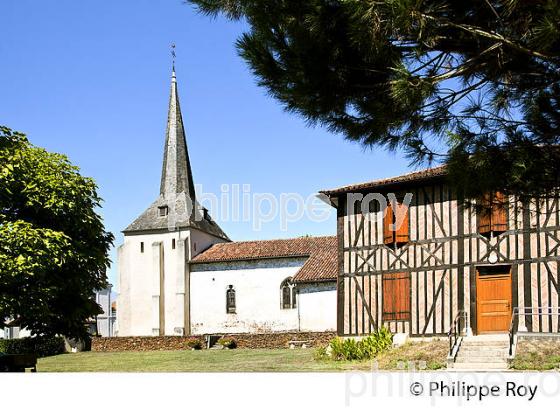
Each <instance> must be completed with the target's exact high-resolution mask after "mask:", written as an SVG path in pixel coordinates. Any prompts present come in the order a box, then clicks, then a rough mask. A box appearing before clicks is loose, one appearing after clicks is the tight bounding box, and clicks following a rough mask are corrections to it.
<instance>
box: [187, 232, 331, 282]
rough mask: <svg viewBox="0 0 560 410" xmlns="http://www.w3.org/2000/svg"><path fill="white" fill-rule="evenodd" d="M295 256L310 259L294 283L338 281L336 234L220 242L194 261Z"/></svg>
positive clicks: (211, 261)
mask: <svg viewBox="0 0 560 410" xmlns="http://www.w3.org/2000/svg"><path fill="white" fill-rule="evenodd" d="M296 257H302V258H307V260H306V261H305V263H304V265H303V266H302V267H301V269H300V270H299V271H298V273H297V274H296V275H295V276H294V281H295V282H324V281H333V280H336V277H337V272H338V248H337V239H336V236H321V237H301V238H293V239H274V240H267V241H246V242H229V243H217V244H214V245H212V246H211V247H210V248H208V249H207V250H205V251H204V252H202V253H201V254H199V255H197V256H196V257H195V258H193V260H192V261H191V263H195V264H202V263H216V262H234V261H246V260H259V259H274V258H296Z"/></svg>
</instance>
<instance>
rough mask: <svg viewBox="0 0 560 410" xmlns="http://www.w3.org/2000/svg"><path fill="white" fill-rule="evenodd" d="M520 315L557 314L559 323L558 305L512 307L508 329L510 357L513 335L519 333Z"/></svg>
mask: <svg viewBox="0 0 560 410" xmlns="http://www.w3.org/2000/svg"><path fill="white" fill-rule="evenodd" d="M520 316H550V317H552V316H558V317H559V323H560V307H557V308H554V307H514V308H513V310H512V313H511V322H510V325H509V331H508V336H509V355H510V357H511V356H512V355H513V347H514V345H515V336H516V335H517V333H519V317H520ZM527 332H533V329H532V328H531V330H529V329H527Z"/></svg>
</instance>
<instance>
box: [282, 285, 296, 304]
mask: <svg viewBox="0 0 560 410" xmlns="http://www.w3.org/2000/svg"><path fill="white" fill-rule="evenodd" d="M280 307H281V308H282V309H294V308H295V307H296V285H295V283H294V282H293V281H292V278H286V279H284V281H283V282H282V284H281V285H280Z"/></svg>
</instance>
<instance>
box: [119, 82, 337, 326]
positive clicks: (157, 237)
mask: <svg viewBox="0 0 560 410" xmlns="http://www.w3.org/2000/svg"><path fill="white" fill-rule="evenodd" d="M123 233H124V243H123V244H122V245H121V246H120V247H119V249H118V272H119V296H118V309H117V327H118V331H117V335H118V336H164V335H165V336H167V335H175V336H179V335H188V334H191V333H195V334H207V333H246V332H255V333H258V332H277V331H288V330H289V331H297V330H302V331H303V330H307V331H327V330H334V328H335V326H336V266H337V265H336V258H337V252H336V238H334V237H328V238H297V239H290V240H276V241H252V242H231V241H230V239H229V238H228V236H227V235H226V234H225V233H224V232H223V231H222V230H221V229H220V227H219V226H218V224H216V222H214V221H213V220H212V218H211V217H210V215H209V213H208V211H207V210H206V209H204V208H202V207H201V206H200V205H199V204H198V203H197V200H196V195H195V191H194V183H193V177H192V171H191V166H190V161H189V156H188V151H187V144H186V139H185V131H184V127H183V120H182V115H181V109H180V106H179V97H178V92H177V81H176V76H175V72H173V75H172V82H171V96H170V101H169V114H168V120H167V131H166V138H165V146H164V156H163V166H162V177H161V186H160V195H159V196H158V198H157V199H156V200H155V201H154V202H153V203H152V204H151V205H150V206H149V207H148V209H147V210H146V211H145V212H144V213H142V214H141V215H140V216H139V217H138V218H136V220H135V221H134V222H132V223H131V224H130V225H129V226H128V227H127V228H126V229H125V230H124V231H123Z"/></svg>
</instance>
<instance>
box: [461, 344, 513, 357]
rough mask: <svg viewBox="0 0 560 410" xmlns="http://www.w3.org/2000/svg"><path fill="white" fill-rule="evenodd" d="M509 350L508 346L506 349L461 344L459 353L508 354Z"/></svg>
mask: <svg viewBox="0 0 560 410" xmlns="http://www.w3.org/2000/svg"><path fill="white" fill-rule="evenodd" d="M508 352H509V349H508V348H505V349H479V348H473V347H468V346H467V347H465V346H461V347H460V348H459V354H461V353H464V354H480V355H495V354H497V355H500V354H507V353H508Z"/></svg>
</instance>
